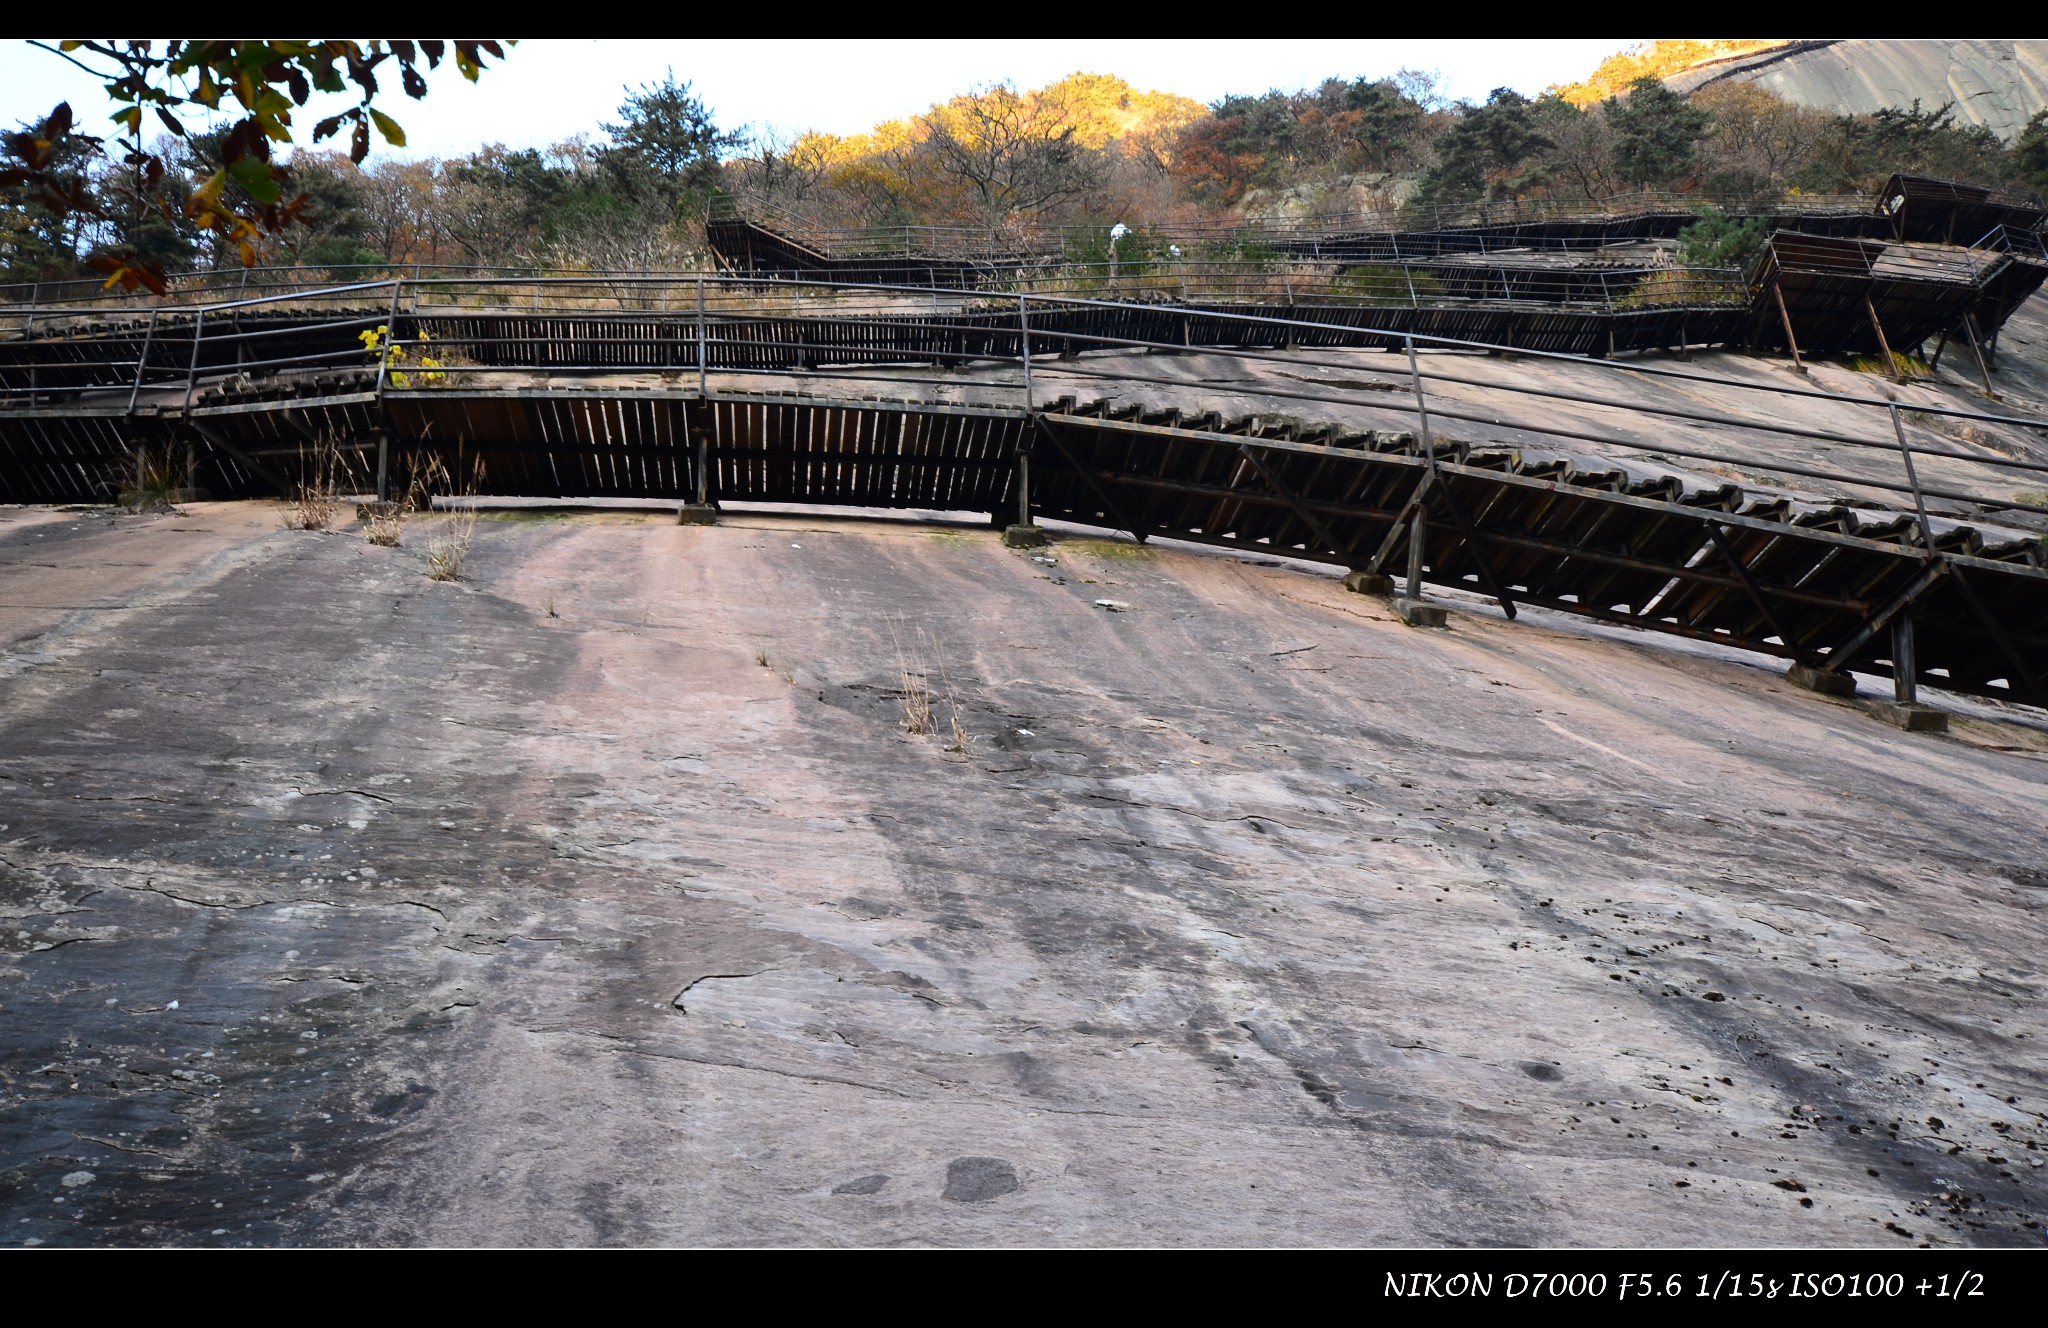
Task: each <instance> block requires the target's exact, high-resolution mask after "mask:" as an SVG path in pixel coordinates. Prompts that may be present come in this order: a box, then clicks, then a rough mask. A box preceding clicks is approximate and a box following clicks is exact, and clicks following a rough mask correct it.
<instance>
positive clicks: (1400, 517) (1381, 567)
mask: <svg viewBox="0 0 2048 1328" xmlns="http://www.w3.org/2000/svg"><path fill="white" fill-rule="evenodd" d="M1435 482H1436V472H1435V471H1434V470H1425V471H1423V472H1422V482H1421V483H1420V484H1417V485H1416V486H1415V492H1414V493H1412V494H1410V495H1408V501H1407V502H1405V503H1403V504H1402V505H1401V510H1400V511H1399V512H1398V513H1396V514H1395V516H1394V524H1393V525H1392V526H1390V527H1389V528H1388V530H1387V537H1386V538H1385V539H1383V540H1381V541H1380V547H1379V549H1378V551H1377V552H1375V553H1374V554H1373V556H1372V561H1371V562H1369V563H1367V564H1366V565H1365V567H1364V568H1363V570H1364V571H1367V572H1370V573H1371V574H1372V575H1374V576H1379V575H1381V574H1382V573H1383V572H1384V571H1385V570H1386V566H1387V560H1388V559H1390V558H1392V557H1393V556H1394V550H1396V549H1398V548H1400V547H1401V536H1402V534H1403V533H1404V532H1405V531H1406V530H1407V526H1408V518H1410V517H1412V516H1414V515H1415V513H1416V512H1417V511H1418V510H1419V509H1420V508H1421V507H1422V503H1423V500H1424V499H1425V498H1426V497H1427V496H1428V494H1429V488H1430V486H1431V485H1432V484H1434V483H1435Z"/></svg>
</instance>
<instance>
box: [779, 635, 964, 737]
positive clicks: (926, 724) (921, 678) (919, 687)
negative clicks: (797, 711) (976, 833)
mask: <svg viewBox="0 0 2048 1328" xmlns="http://www.w3.org/2000/svg"><path fill="white" fill-rule="evenodd" d="M889 636H890V639H891V640H893V641H894V642H895V643H896V674H897V677H898V678H900V679H901V680H902V684H903V690H902V697H903V729H904V732H906V733H909V734H910V735H911V736H913V737H920V738H921V737H923V736H925V735H926V734H928V733H937V732H938V731H939V721H938V703H939V701H941V700H943V701H944V702H945V704H946V727H947V729H948V730H949V732H950V734H951V737H952V741H951V742H949V743H947V744H946V750H947V751H949V752H958V753H960V754H961V755H963V756H964V755H965V754H966V752H967V748H968V745H969V744H970V743H972V742H973V740H974V735H973V734H971V733H969V732H968V731H967V724H966V721H964V720H963V719H961V717H960V704H959V702H958V701H957V700H956V699H955V697H954V692H953V677H952V674H951V672H950V671H948V670H947V668H946V658H945V653H944V652H943V651H941V650H940V649H939V643H938V641H937V640H936V639H935V638H934V637H933V636H932V634H931V632H930V631H928V630H923V629H920V630H919V631H918V633H917V634H916V635H915V636H913V637H911V639H910V645H909V648H908V649H907V650H906V649H905V647H904V644H903V637H902V635H901V634H900V633H899V632H898V631H897V628H896V625H895V624H894V623H891V624H890V626H889ZM927 653H929V656H930V657H931V658H932V659H934V660H936V661H938V670H937V672H938V675H939V687H938V689H937V690H936V691H935V690H934V689H933V687H932V672H933V670H932V669H931V668H930V667H929V666H927V665H926V663H925V658H926V655H927ZM795 681H796V677H795V674H794V673H793V672H792V673H791V675H790V682H791V683H792V684H794V683H795Z"/></svg>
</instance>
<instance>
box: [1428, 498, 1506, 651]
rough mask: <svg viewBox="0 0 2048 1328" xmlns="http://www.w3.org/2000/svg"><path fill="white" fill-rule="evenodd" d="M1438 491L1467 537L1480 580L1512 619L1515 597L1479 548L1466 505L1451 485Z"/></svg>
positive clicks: (1476, 530)
mask: <svg viewBox="0 0 2048 1328" xmlns="http://www.w3.org/2000/svg"><path fill="white" fill-rule="evenodd" d="M1437 491H1438V492H1439V493H1441V494H1442V495H1443V501H1444V506H1445V507H1446V508H1448V509H1449V510H1450V513H1451V519H1452V520H1453V521H1456V522H1457V523H1458V531H1459V533H1460V534H1462V535H1463V536H1464V537H1465V547H1466V548H1468V549H1470V550H1472V562H1473V564H1474V565H1475V566H1476V567H1478V569H1479V580H1480V581H1481V582H1482V583H1483V584H1484V585H1485V586H1486V591H1487V593H1488V594H1490V595H1492V596H1493V598H1494V600H1495V602H1497V603H1498V604H1499V605H1500V609H1501V612H1502V613H1505V614H1506V615H1507V616H1508V617H1509V618H1510V619H1512V618H1513V617H1514V616H1515V601H1514V597H1513V596H1511V595H1509V594H1508V588H1507V586H1506V585H1505V584H1504V583H1503V582H1502V581H1501V579H1500V578H1499V577H1497V576H1495V575H1494V574H1493V564H1492V563H1490V562H1488V561H1487V559H1486V551H1485V550H1484V549H1482V548H1480V547H1479V531H1478V529H1477V528H1476V527H1475V526H1474V525H1473V524H1472V518H1471V517H1470V516H1469V515H1468V514H1467V513H1466V511H1465V505H1464V504H1463V503H1461V502H1459V501H1458V498H1457V495H1456V494H1454V493H1452V492H1451V486H1450V485H1449V484H1441V485H1438V486H1437Z"/></svg>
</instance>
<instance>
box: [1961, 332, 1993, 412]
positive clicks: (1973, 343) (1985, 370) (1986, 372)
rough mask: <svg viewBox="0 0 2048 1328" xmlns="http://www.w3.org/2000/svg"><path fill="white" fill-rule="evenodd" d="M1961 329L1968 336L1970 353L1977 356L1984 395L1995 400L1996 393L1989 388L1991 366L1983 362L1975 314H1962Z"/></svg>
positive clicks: (1982, 350)
mask: <svg viewBox="0 0 2048 1328" xmlns="http://www.w3.org/2000/svg"><path fill="white" fill-rule="evenodd" d="M1963 331H1964V332H1965V333H1967V334H1968V335H1969V338H1970V353H1971V354H1973V355H1975V356H1976V357H1977V374H1978V376H1979V377H1981V378H1982V379H1983V380H1984V395H1985V396H1987V397H1990V398H1991V399H1992V400H1993V401H1996V400H1998V393H1996V392H1994V391H1993V390H1992V388H1991V366H1990V365H1988V364H1986V363H1985V362H1984V347H1983V346H1982V345H1981V344H1979V342H1978V340H1977V316H1976V315H1975V314H1964V315H1963Z"/></svg>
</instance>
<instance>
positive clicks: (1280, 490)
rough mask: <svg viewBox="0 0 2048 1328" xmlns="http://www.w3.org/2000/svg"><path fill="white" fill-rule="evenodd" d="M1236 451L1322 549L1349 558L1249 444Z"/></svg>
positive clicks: (1348, 551)
mask: <svg viewBox="0 0 2048 1328" xmlns="http://www.w3.org/2000/svg"><path fill="white" fill-rule="evenodd" d="M1237 450H1238V451H1239V452H1240V453H1242V454H1243V456H1244V459H1245V460H1246V461H1249V462H1251V463H1252V469H1254V470H1256V471H1258V472H1259V477H1260V478H1261V479H1263V480H1265V481H1266V484H1267V485H1268V487H1270V488H1271V489H1272V490H1273V492H1274V493H1277V494H1279V495H1280V497H1281V498H1282V499H1284V500H1286V503H1287V506H1288V507H1289V508H1290V509H1291V510H1292V511H1293V512H1294V515H1295V516H1297V517H1299V518H1300V519H1301V522H1302V524H1303V525H1305V526H1307V527H1308V528H1309V530H1310V531H1311V532H1313V533H1314V535H1315V537H1316V538H1317V539H1318V540H1321V541H1322V544H1323V547H1324V548H1326V549H1328V550H1329V551H1330V552H1331V553H1334V554H1336V555H1337V556H1338V557H1339V558H1348V557H1350V556H1351V547H1350V546H1349V545H1347V544H1345V543H1344V542H1342V541H1341V540H1339V539H1338V538H1337V537H1336V536H1335V535H1333V534H1331V533H1330V528H1329V527H1328V526H1326V525H1324V524H1323V522H1322V519H1321V518H1319V517H1318V516H1316V514H1315V513H1314V512H1311V511H1309V510H1308V508H1307V507H1305V506H1303V505H1302V501H1301V499H1300V498H1299V497H1297V496H1296V495H1295V493H1294V491H1293V490H1292V489H1290V488H1288V487H1287V486H1286V485H1285V484H1282V483H1281V482H1280V477H1279V476H1278V475H1276V474H1274V473H1273V468H1272V467H1271V466H1268V465H1267V464H1266V463H1265V462H1264V461H1262V460H1261V459H1260V458H1259V454H1258V453H1257V452H1256V451H1254V450H1253V448H1252V445H1251V444H1250V443H1240V444H1238V447H1237Z"/></svg>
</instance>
